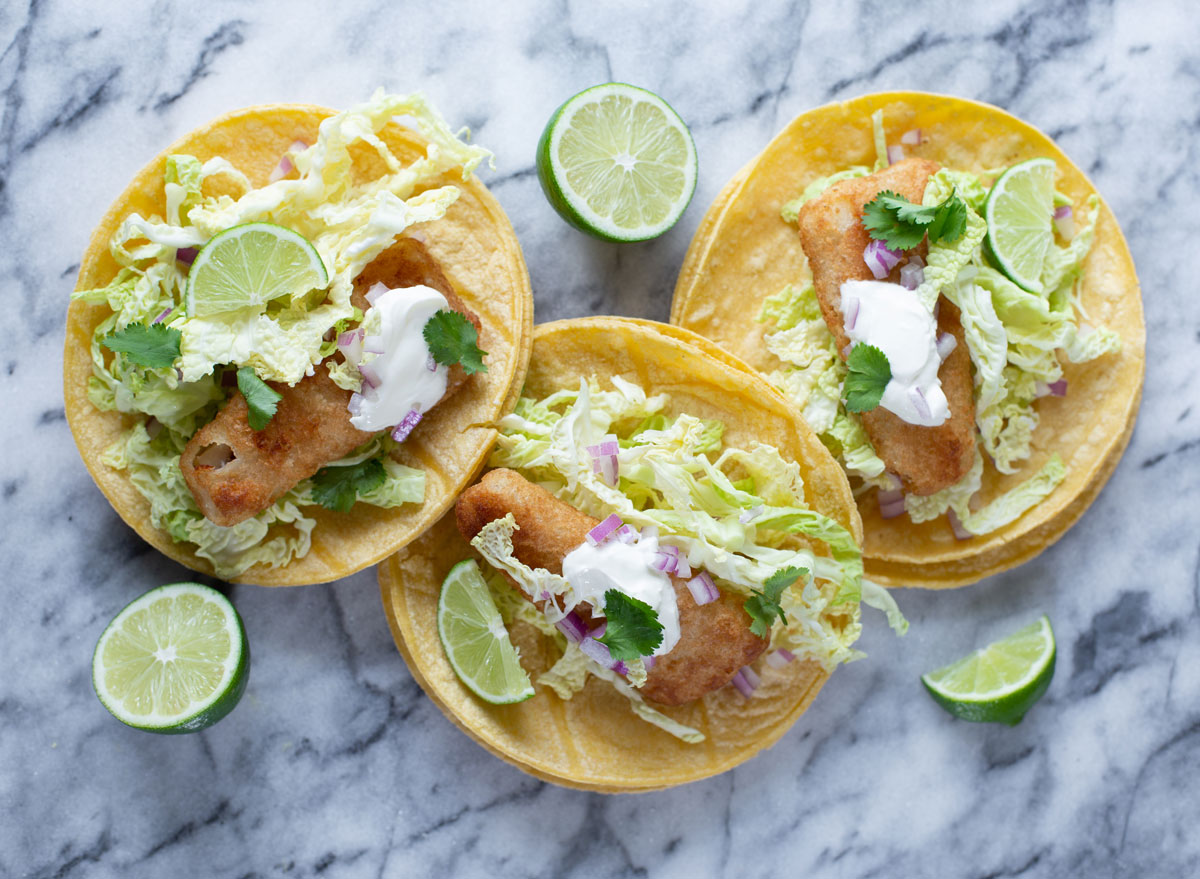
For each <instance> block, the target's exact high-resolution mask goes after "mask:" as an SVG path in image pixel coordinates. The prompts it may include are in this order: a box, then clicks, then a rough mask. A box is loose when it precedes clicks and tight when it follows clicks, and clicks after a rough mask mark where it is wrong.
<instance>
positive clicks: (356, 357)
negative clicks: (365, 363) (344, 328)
mask: <svg viewBox="0 0 1200 879" xmlns="http://www.w3.org/2000/svg"><path fill="white" fill-rule="evenodd" d="M362 340H363V331H362V330H361V329H358V330H350V331H349V332H345V333H342V334H341V335H339V336H338V340H337V346H338V350H339V351H341V352H342V356H343V357H345V358H346V361H347V362H348V363H350V364H352V365H354V366H357V365H358V362H359V361H360V360H362V355H363V341H362Z"/></svg>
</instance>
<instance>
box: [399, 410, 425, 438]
mask: <svg viewBox="0 0 1200 879" xmlns="http://www.w3.org/2000/svg"><path fill="white" fill-rule="evenodd" d="M420 420H421V413H420V412H418V411H417V410H416V409H409V410H408V414H407V415H405V416H404V419H403V420H402V421H401V422H400V423H399V424H397V425H396V426H395V428H393V429H392V439H394V440H395V441H396V442H398V443H402V442H404V441H405V440H406V439H408V435H409V434H410V433H412V432H413V428H414V427H416V426H417V424H418V423H419V422H420Z"/></svg>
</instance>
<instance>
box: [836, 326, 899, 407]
mask: <svg viewBox="0 0 1200 879" xmlns="http://www.w3.org/2000/svg"><path fill="white" fill-rule="evenodd" d="M846 365H847V366H848V367H849V368H850V372H849V373H848V374H847V376H846V383H845V386H844V391H845V393H846V409H848V410H849V411H851V412H870V411H871V410H872V409H874V408H875V407H876V406H878V405H879V401H880V400H882V399H883V389H884V388H886V387H887V383H888V382H889V381H891V380H892V365H891V364H890V363H888V359H887V355H886V354H884V353H883V352H882V351H880V350H879V349H878V348H876V347H875V346H874V345H865V344H863V343H861V342H860V343H859V344H857V345H855V346H854V347H853V348H851V349H850V356H849V357H847V358H846Z"/></svg>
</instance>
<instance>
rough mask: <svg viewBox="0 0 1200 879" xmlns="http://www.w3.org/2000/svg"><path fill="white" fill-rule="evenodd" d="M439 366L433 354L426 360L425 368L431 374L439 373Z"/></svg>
mask: <svg viewBox="0 0 1200 879" xmlns="http://www.w3.org/2000/svg"><path fill="white" fill-rule="evenodd" d="M437 366H438V365H437V361H436V360H434V359H433V355H432V354H430V355H429V356H428V357H426V358H425V368H426V369H428V370H429V371H430V372H437Z"/></svg>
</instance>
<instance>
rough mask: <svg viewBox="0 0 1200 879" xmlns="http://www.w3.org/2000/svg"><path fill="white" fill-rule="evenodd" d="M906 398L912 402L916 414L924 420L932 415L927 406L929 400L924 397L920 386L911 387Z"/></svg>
mask: <svg viewBox="0 0 1200 879" xmlns="http://www.w3.org/2000/svg"><path fill="white" fill-rule="evenodd" d="M908 398H909V399H910V400H912V404H913V406H915V407H916V410H917V414H918V415H920V416H921V417H922V418H924V419H925V420H926V421H928V420H929V419H930V418H932V417H933V412H932V410H930V408H929V402H928V401H927V400H926V399H925V392H924V391H922V390H921V389H920V388H913V389H912V390H911V391H909V393H908Z"/></svg>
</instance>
